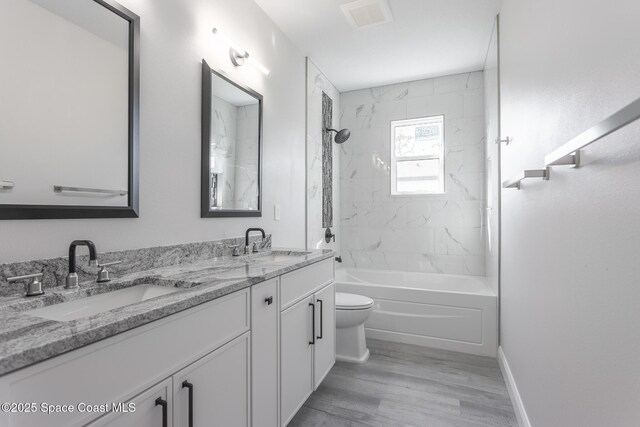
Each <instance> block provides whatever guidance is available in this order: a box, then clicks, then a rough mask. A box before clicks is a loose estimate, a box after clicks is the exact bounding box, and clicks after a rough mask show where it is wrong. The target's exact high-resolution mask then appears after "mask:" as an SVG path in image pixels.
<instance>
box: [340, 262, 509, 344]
mask: <svg viewBox="0 0 640 427" xmlns="http://www.w3.org/2000/svg"><path fill="white" fill-rule="evenodd" d="M336 291H337V292H349V293H354V294H360V295H366V296H368V297H370V298H373V300H374V301H375V302H374V307H373V313H372V314H371V316H370V317H369V319H368V320H367V322H366V323H365V330H366V334H367V337H371V338H377V339H382V340H387V341H395V342H403V343H408V344H417V345H424V346H428V347H436V348H442V349H445V350H454V351H461V352H465V353H472V354H479V355H484V356H492V357H495V356H496V354H497V346H498V339H497V338H498V337H497V335H498V327H497V324H498V322H497V317H498V315H497V312H498V310H497V305H498V303H497V297H496V295H495V293H494V292H493V291H492V290H491V288H490V287H489V286H488V284H487V282H486V280H485V278H484V277H477V276H456V275H450V274H431V273H410V272H403V271H384V270H365V269H351V268H347V269H338V270H336Z"/></svg>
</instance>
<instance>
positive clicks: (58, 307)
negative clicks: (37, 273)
mask: <svg viewBox="0 0 640 427" xmlns="http://www.w3.org/2000/svg"><path fill="white" fill-rule="evenodd" d="M178 290H179V289H177V288H169V287H166V286H157V285H136V286H132V287H130V288H126V289H120V290H117V291H111V292H107V293H104V294H100V295H94V296H92V297H87V298H82V299H79V300H75V301H69V302H63V303H60V304H53V305H50V306H47V307H43V308H37V309H35V310H29V311H26V312H25V313H26V314H29V315H31V316H36V317H42V318H44V319H49V320H57V321H59V322H66V321H69V320H76V319H80V318H82V317H87V316H92V315H94V314H98V313H103V312H105V311H109V310H113V309H114V308H118V307H124V306H125V305H129V304H134V303H137V302H142V301H146V300H148V299H151V298H155V297H159V296H161V295H167V294H171V293H173V292H176V291H178Z"/></svg>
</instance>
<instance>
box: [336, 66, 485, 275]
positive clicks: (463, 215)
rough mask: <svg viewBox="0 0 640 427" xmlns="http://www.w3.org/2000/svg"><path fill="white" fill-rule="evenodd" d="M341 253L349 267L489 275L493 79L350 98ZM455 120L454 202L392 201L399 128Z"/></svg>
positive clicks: (449, 198)
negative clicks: (488, 141) (393, 142)
mask: <svg viewBox="0 0 640 427" xmlns="http://www.w3.org/2000/svg"><path fill="white" fill-rule="evenodd" d="M340 104H341V114H342V117H341V123H340V124H341V127H347V128H349V129H351V139H350V140H349V141H347V143H345V144H342V146H341V151H340V165H341V169H340V194H341V198H340V209H341V217H340V218H341V221H340V225H341V231H342V235H343V239H342V241H341V254H342V257H343V260H344V265H345V266H346V267H360V268H373V269H384V270H403V271H421V272H433V273H446V274H465V275H484V274H485V244H484V237H483V230H482V215H483V212H482V209H483V185H484V173H485V146H484V144H485V123H484V97H483V73H482V72H481V71H480V72H473V73H465V74H456V75H452V76H445V77H439V78H434V79H426V80H419V81H413V82H408V83H400V84H395V85H390V86H383V87H376V88H371V89H363V90H358V91H352V92H346V93H343V94H341V97H340ZM439 114H443V115H444V116H445V191H446V192H445V194H443V195H423V196H400V197H398V196H394V197H392V196H391V191H390V188H391V183H390V171H389V164H390V156H391V152H390V151H391V148H390V121H391V120H398V119H408V118H417V117H425V116H432V115H439Z"/></svg>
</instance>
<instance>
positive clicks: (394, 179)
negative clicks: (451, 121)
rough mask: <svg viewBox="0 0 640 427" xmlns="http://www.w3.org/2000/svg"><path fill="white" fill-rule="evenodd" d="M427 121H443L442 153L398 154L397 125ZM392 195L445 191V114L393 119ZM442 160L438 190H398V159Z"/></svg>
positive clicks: (428, 193)
mask: <svg viewBox="0 0 640 427" xmlns="http://www.w3.org/2000/svg"><path fill="white" fill-rule="evenodd" d="M425 121H437V122H441V123H442V128H441V135H442V144H441V147H442V148H441V150H440V153H438V154H436V155H420V156H396V146H395V145H396V143H395V130H396V128H397V127H402V126H412V125H418V124H420V123H424V122H425ZM390 139H391V144H389V145H390V146H391V195H392V196H416V195H417V196H420V195H432V194H444V193H445V185H444V168H445V158H444V144H445V134H444V115H443V114H439V115H435V116H427V117H420V118H417V119H404V120H393V121H391V134H390ZM433 159H439V160H440V165H441V168H440V171H439V172H440V173H439V174H438V180H439V181H440V187H439V188H438V191H402V192H398V185H397V178H398V176H397V170H396V165H397V162H398V161H406V160H433Z"/></svg>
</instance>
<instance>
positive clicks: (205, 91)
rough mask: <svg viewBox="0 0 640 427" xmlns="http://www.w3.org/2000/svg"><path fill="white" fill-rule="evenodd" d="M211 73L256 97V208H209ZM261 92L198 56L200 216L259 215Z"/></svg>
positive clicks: (260, 198)
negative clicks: (200, 135)
mask: <svg viewBox="0 0 640 427" xmlns="http://www.w3.org/2000/svg"><path fill="white" fill-rule="evenodd" d="M212 75H215V76H217V77H220V78H221V79H223V80H224V81H226V82H228V83H230V84H232V85H233V86H235V87H237V88H238V89H240V90H242V91H244V92H246V93H248V94H249V95H251V96H252V97H254V98H256V99H257V100H258V209H257V210H239V209H228V210H211V209H210V208H209V162H210V161H211V160H210V157H211V147H210V141H211V90H212V85H211V76H212ZM262 108H263V99H262V95H261V94H259V93H258V92H256V91H255V90H253V89H251V88H250V87H247V86H243V85H241V84H238V83H236V82H234V81H233V80H231V79H230V78H229V77H227V76H226V75H224V74H223V73H222V72H220V71H215V70H213V69H211V67H209V64H207V61H205V60H204V59H203V60H202V164H201V180H200V217H201V218H225V217H226V218H229V217H231V218H241V217H261V216H262Z"/></svg>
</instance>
